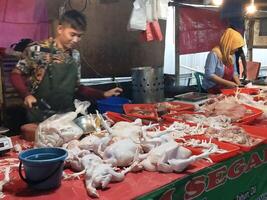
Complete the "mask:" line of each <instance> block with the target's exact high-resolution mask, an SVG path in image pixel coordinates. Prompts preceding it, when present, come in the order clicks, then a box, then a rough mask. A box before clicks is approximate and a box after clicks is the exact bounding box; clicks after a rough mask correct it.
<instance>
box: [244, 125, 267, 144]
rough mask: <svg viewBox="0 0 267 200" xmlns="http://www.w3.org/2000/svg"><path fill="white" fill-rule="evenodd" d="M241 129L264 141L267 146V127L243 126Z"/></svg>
mask: <svg viewBox="0 0 267 200" xmlns="http://www.w3.org/2000/svg"><path fill="white" fill-rule="evenodd" d="M240 127H242V128H243V129H245V131H246V132H247V133H248V134H249V135H251V136H254V137H258V138H260V139H263V140H264V141H263V143H265V144H267V127H262V126H249V125H241V126H240Z"/></svg>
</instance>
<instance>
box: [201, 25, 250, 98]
mask: <svg viewBox="0 0 267 200" xmlns="http://www.w3.org/2000/svg"><path fill="white" fill-rule="evenodd" d="M244 44H245V42H244V39H243V37H242V36H241V34H240V33H239V32H237V31H235V30H234V29H232V28H227V29H226V30H225V32H224V33H223V35H222V37H221V39H220V44H219V45H218V46H216V47H214V48H213V49H212V50H211V52H210V53H209V54H208V57H207V59H206V64H205V75H204V79H203V84H202V85H203V88H204V89H205V90H206V91H208V92H209V93H220V90H221V89H222V88H232V87H238V86H239V85H240V84H241V83H240V81H239V76H238V73H237V70H236V69H235V68H234V57H233V55H234V53H235V52H236V51H237V50H238V48H240V47H242V46H244Z"/></svg>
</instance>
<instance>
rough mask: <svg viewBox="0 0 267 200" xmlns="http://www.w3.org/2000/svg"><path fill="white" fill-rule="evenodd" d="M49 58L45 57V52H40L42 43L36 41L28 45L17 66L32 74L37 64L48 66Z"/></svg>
mask: <svg viewBox="0 0 267 200" xmlns="http://www.w3.org/2000/svg"><path fill="white" fill-rule="evenodd" d="M46 65H47V59H44V53H43V52H40V45H39V44H37V43H35V44H33V45H31V46H29V47H27V48H26V49H25V50H24V52H23V56H22V58H21V59H20V60H19V61H18V63H17V65H16V68H17V69H19V70H20V71H21V72H22V73H23V74H25V75H30V74H31V72H32V71H33V70H34V69H36V68H37V66H46Z"/></svg>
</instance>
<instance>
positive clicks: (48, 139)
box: [35, 99, 90, 147]
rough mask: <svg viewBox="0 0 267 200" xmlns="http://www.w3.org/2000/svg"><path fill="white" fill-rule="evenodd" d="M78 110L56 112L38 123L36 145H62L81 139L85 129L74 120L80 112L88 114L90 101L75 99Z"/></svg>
mask: <svg viewBox="0 0 267 200" xmlns="http://www.w3.org/2000/svg"><path fill="white" fill-rule="evenodd" d="M74 105H75V108H76V110H75V111H73V112H68V113H64V114H55V115H53V116H51V117H49V118H48V119H46V120H45V121H43V122H41V123H40V124H39V125H38V128H37V130H36V133H35V146H36V147H60V146H62V145H63V144H65V143H67V142H69V141H71V140H74V139H79V138H80V137H81V135H82V134H83V130H82V129H81V128H80V127H79V126H78V125H76V124H75V123H74V122H73V120H74V119H75V118H76V117H77V115H78V114H79V113H81V114H83V115H86V114H87V108H88V107H89V106H90V102H89V101H83V102H82V101H79V100H77V99H75V101H74Z"/></svg>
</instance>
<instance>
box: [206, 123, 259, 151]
mask: <svg viewBox="0 0 267 200" xmlns="http://www.w3.org/2000/svg"><path fill="white" fill-rule="evenodd" d="M239 127H241V128H243V125H239ZM244 130H245V131H246V132H247V135H249V136H250V137H252V138H254V139H259V141H258V142H257V143H255V144H254V145H252V146H245V145H242V144H237V143H232V142H227V141H219V142H224V143H230V144H232V145H235V146H238V147H239V148H240V150H241V151H244V152H248V151H251V150H252V149H254V148H255V147H256V146H258V145H260V144H262V143H263V142H264V139H263V138H261V137H258V136H255V135H253V134H251V130H249V129H245V128H244ZM204 136H206V135H205V134H204ZM206 137H209V136H206ZM214 139H216V140H219V139H217V138H214Z"/></svg>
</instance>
